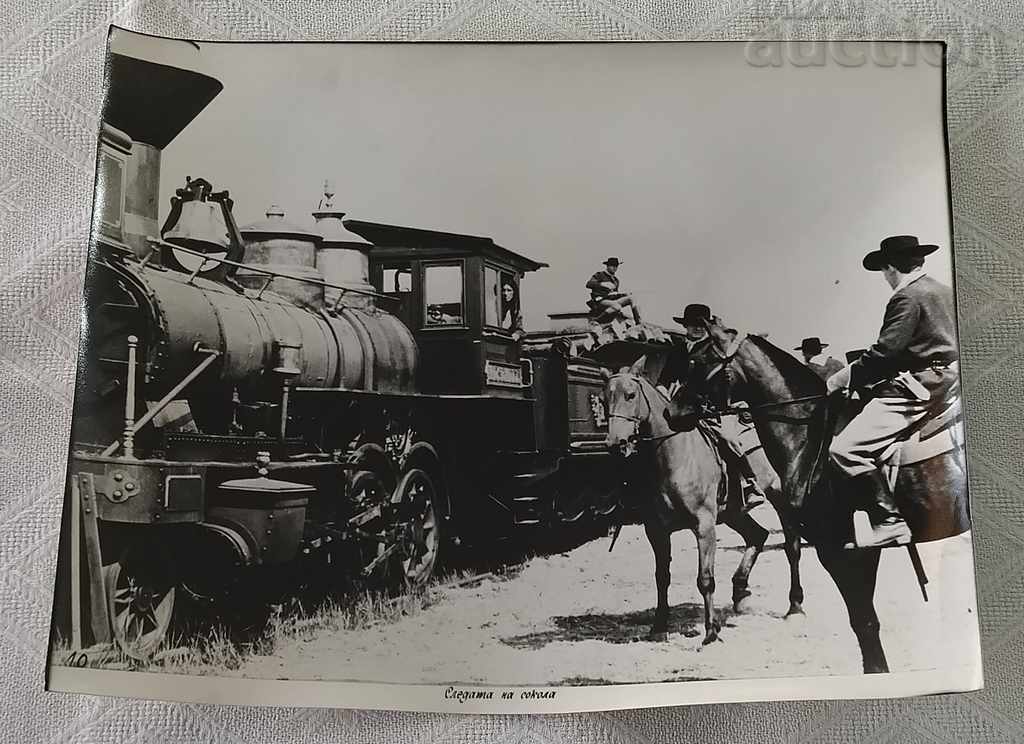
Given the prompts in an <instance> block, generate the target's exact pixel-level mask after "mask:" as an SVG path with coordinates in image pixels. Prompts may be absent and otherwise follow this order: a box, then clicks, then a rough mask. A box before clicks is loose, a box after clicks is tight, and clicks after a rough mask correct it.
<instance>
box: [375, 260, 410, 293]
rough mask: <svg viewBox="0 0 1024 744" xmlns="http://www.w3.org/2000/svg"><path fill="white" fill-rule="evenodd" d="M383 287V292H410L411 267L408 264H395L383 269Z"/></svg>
mask: <svg viewBox="0 0 1024 744" xmlns="http://www.w3.org/2000/svg"><path fill="white" fill-rule="evenodd" d="M383 279H384V280H383V285H384V286H383V287H381V291H382V292H384V294H405V293H406V292H412V269H410V268H409V265H408V264H406V265H405V266H396V267H393V268H387V269H384V277H383Z"/></svg>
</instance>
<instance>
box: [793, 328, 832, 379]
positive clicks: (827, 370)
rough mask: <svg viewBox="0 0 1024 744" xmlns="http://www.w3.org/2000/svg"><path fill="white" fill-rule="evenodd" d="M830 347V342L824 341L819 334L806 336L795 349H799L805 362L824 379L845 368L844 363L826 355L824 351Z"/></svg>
mask: <svg viewBox="0 0 1024 744" xmlns="http://www.w3.org/2000/svg"><path fill="white" fill-rule="evenodd" d="M826 348H828V344H825V343H822V341H821V339H820V338H818V337H817V336H811V337H810V338H805V339H804V340H803V341H801V342H800V345H799V346H797V347H796V348H795V349H793V351H799V352H800V353H801V354H803V356H804V364H805V365H807V367H808V368H809V369H810V370H811V371H812V372H814V374H816V375H817V376H818V377H820V378H821V379H822V380H827V379H828V378H829V377H831V376H832V375H834V374H835V373H836V372H838V371H839V370H841V369H842V368H843V363H842V362H840V361H839V360H838V359H833V358H832V357H824V358H823V359H817V358H816V357H821V356H823V354H822V352H823V351H824V350H825V349H826Z"/></svg>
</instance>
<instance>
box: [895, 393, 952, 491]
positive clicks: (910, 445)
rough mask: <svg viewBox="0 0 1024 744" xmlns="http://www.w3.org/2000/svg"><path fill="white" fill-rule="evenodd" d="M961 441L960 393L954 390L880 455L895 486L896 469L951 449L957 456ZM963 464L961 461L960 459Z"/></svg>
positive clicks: (942, 453)
mask: <svg viewBox="0 0 1024 744" xmlns="http://www.w3.org/2000/svg"><path fill="white" fill-rule="evenodd" d="M963 443H964V416H963V406H962V405H961V402H960V395H959V394H953V395H952V396H950V397H949V398H947V399H945V400H943V401H942V402H941V405H940V407H939V408H938V409H937V411H936V412H935V413H934V414H933V415H931V416H928V417H926V418H925V419H924V422H923V423H922V424H921V426H920V427H919V428H918V429H917V430H915V431H913V432H912V433H911V434H910V436H909V437H908V438H906V439H904V440H901V441H897V442H893V443H892V444H891V445H890V446H889V447H888V448H887V449H886V450H885V452H883V453H882V455H881V457H879V463H878V464H879V467H881V468H882V470H883V472H885V474H886V478H887V479H888V481H889V487H890V488H892V489H894V488H895V487H896V477H897V475H898V473H899V469H900V468H901V467H903V466H906V465H914V464H916V463H919V462H924V461H925V460H930V459H932V458H933V457H938V456H939V455H945V454H947V453H953V455H954V456H956V457H957V458H958V462H960V461H959V452H960V450H961V448H962V447H963ZM960 464H961V465H962V463H960Z"/></svg>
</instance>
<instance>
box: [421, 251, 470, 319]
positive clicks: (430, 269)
mask: <svg viewBox="0 0 1024 744" xmlns="http://www.w3.org/2000/svg"><path fill="white" fill-rule="evenodd" d="M462 295H463V292H462V264H461V263H449V264H428V265H425V266H424V267H423V303H424V314H423V324H424V325H425V326H427V327H436V326H461V325H463V324H464V322H465V320H464V314H463V313H464V310H463V306H462Z"/></svg>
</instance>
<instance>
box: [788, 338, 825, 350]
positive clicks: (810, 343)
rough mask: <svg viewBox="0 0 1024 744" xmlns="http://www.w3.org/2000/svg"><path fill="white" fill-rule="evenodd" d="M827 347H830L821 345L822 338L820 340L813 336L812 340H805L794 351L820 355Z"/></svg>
mask: <svg viewBox="0 0 1024 744" xmlns="http://www.w3.org/2000/svg"><path fill="white" fill-rule="evenodd" d="M826 346H828V344H823V343H821V339H820V338H818V337H817V336H811V337H810V338H805V339H804V340H803V341H801V342H800V345H799V346H797V347H796V348H795V349H793V351H802V352H804V353H808V352H810V353H812V354H820V353H821V350H822V349H824V348H825V347H826Z"/></svg>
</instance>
